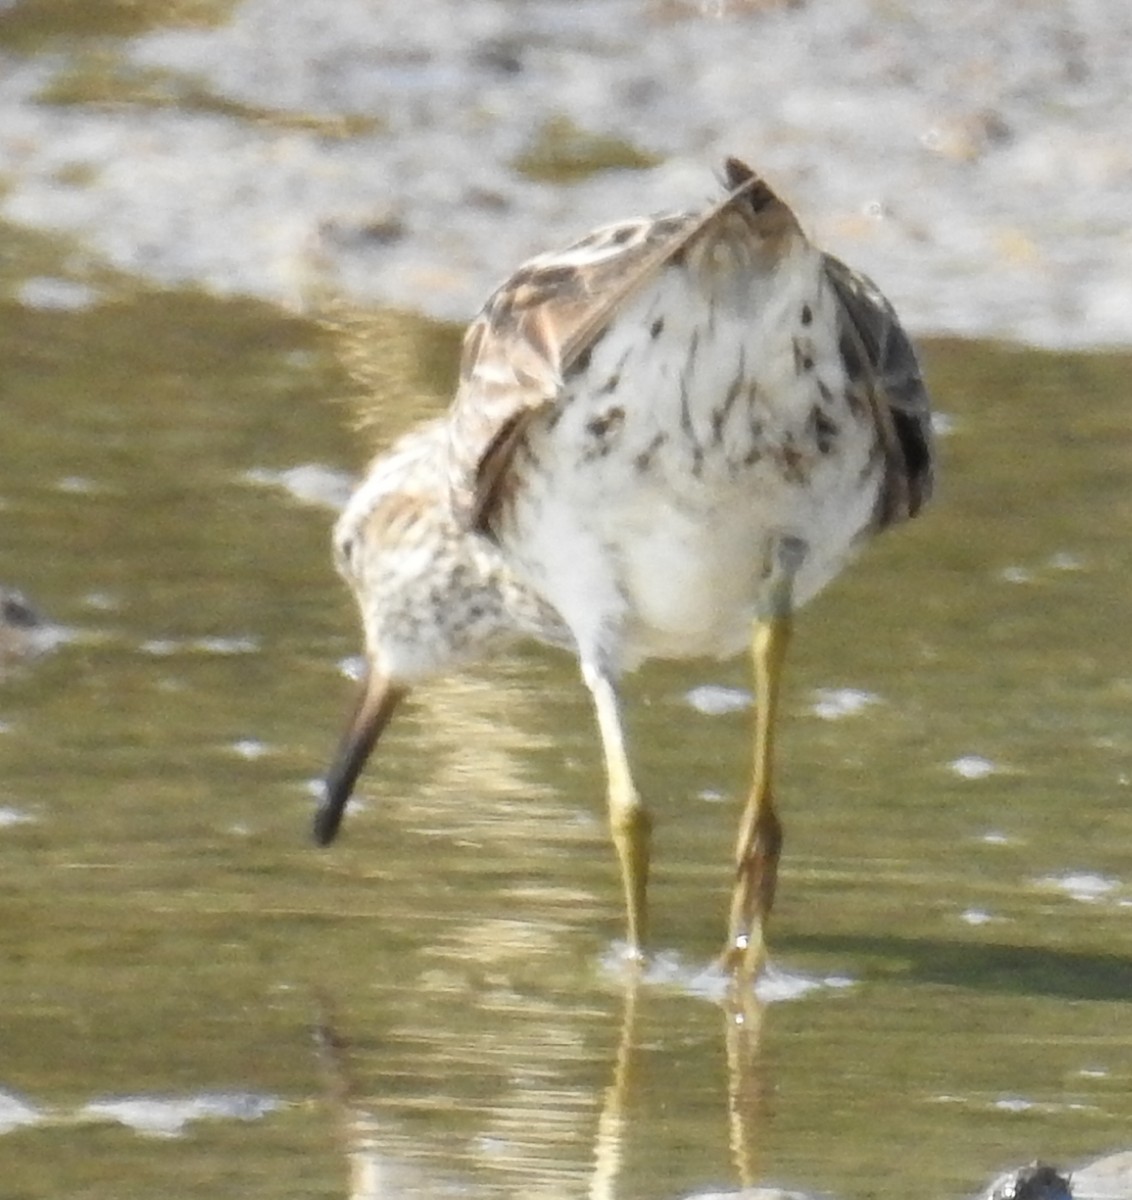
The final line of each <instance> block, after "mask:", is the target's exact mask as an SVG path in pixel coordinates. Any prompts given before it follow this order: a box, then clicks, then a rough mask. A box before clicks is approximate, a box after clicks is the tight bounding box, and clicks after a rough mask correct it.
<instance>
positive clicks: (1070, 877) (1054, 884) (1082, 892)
mask: <svg viewBox="0 0 1132 1200" xmlns="http://www.w3.org/2000/svg"><path fill="white" fill-rule="evenodd" d="M1037 882H1038V883H1039V884H1040V885H1041V886H1042V887H1047V888H1054V889H1056V890H1057V891H1059V892H1064V893H1065V895H1067V896H1068V897H1070V899H1072V900H1079V901H1081V902H1082V903H1083V904H1095V903H1096V902H1097V901H1098V900H1105V899H1108V898H1110V897H1112V895H1113V893H1114V892H1116V891H1117V890H1118V889H1119V887H1120V883H1119V882H1118V881H1117V880H1115V879H1110V878H1108V877H1107V876H1105V875H1097V874H1094V873H1093V872H1091V871H1070V872H1067V873H1066V874H1065V875H1046V876H1044V877H1043V878H1041V879H1039V880H1038V881H1037Z"/></svg>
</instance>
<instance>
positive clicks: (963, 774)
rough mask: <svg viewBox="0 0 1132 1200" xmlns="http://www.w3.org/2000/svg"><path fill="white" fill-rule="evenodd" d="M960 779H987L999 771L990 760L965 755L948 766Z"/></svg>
mask: <svg viewBox="0 0 1132 1200" xmlns="http://www.w3.org/2000/svg"><path fill="white" fill-rule="evenodd" d="M947 765H948V766H949V767H950V768H951V770H952V771H954V772H955V774H956V775H958V776H959V778H960V779H986V777H987V776H988V775H993V774H994V773H995V771H996V770H997V769H998V768H997V767H996V766H995V765H994V763H992V762H991V760H990V759H989V758H983V757H982V756H981V755H979V754H964V755H962V756H961V757H960V758H954V759H952V760H951V762H949V763H948V764H947Z"/></svg>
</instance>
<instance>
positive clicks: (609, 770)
mask: <svg viewBox="0 0 1132 1200" xmlns="http://www.w3.org/2000/svg"><path fill="white" fill-rule="evenodd" d="M582 678H583V679H584V680H585V681H586V687H588V688H589V689H590V695H591V696H592V697H593V701H594V708H595V710H596V711H597V726H598V730H599V732H600V733H601V748H602V753H603V754H604V756H605V777H606V786H607V794H608V802H609V828H610V832H611V833H612V835H613V845H614V847H615V848H616V850H617V858H618V861H619V862H620V864H621V882H622V884H623V886H624V888H625V907H626V910H627V912H628V919H629V928H628V938H629V953H630V954H631V955H632V956H633V957H634V958H640V957H641V955H642V952H643V949H644V940H645V931H646V930H645V926H646V919H647V911H646V905H647V899H646V892H647V890H648V880H649V835H650V831H651V827H652V821H651V819H650V817H649V814H648V812H647V811H646V809H645V806H644V804H643V803H642V802H641V798H640V796H639V795H638V794H637V789H636V786H635V785H634V783H633V775H632V771H631V769H630V767H629V757H628V754H627V753H626V751H625V736H624V733H623V731H622V727H621V706H620V702H619V700H618V697H617V688H616V686H615V684H614V682H613V679H612V677H611V676H610V674H609V672H608V671H607V670H604V669H603V668H601V667H599V666H598V665H597V664H596V663H594V662H593V661H591V660H589V659H583V661H582Z"/></svg>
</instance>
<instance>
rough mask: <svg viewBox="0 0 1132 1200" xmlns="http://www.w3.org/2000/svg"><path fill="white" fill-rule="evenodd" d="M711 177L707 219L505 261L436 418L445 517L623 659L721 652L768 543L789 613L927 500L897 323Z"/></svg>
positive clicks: (733, 177)
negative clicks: (445, 422) (791, 576)
mask: <svg viewBox="0 0 1132 1200" xmlns="http://www.w3.org/2000/svg"><path fill="white" fill-rule="evenodd" d="M727 170H728V184H729V186H730V190H729V193H728V196H727V197H726V198H725V199H724V201H722V202H721V203H720V204H718V205H717V206H716V207H715V208H713V209H711V210H710V211H709V212H708V213H706V214H703V215H700V216H696V215H687V214H685V215H678V216H674V217H661V218H656V219H653V220H651V221H644V222H629V223H625V224H622V225H618V226H612V227H610V228H608V229H605V230H599V231H598V232H597V233H595V234H593V235H591V236H590V237H589V238H587V239H583V240H582V241H580V242H578V243H576V244H575V245H573V246H571V247H569V248H567V249H566V250H565V251H563V252H561V253H559V254H553V255H543V256H541V257H540V258H537V259H534V260H532V261H531V262H530V263H528V264H526V265H525V266H524V267H522V268H520V270H519V271H518V272H516V274H515V275H514V276H512V278H511V279H510V280H509V281H508V282H507V283H506V284H504V285H503V287H502V288H500V289H499V290H498V291H497V292H496V293H495V295H494V296H493V297H492V298H491V300H489V302H488V304H487V305H486V306H485V308H484V310H483V312H482V314H481V315H480V317H479V319H478V320H477V321H476V322H475V323H474V324H473V326H472V327H471V329H470V330H469V332H468V335H467V338H466V340H465V350H464V359H463V364H462V378H461V386H460V390H459V392H458V394H457V397H456V400H455V402H454V405H453V409H452V412H451V414H450V419H449V432H450V440H451V441H450V444H451V452H450V453H451V469H452V471H453V497H454V500H453V503H454V509H455V512H456V514H457V517H458V519H461V520H463V521H464V522H465V523H466V524H467V525H468V526H469V527H471V528H474V529H477V530H479V531H481V532H484V533H486V534H488V535H489V536H490V537H492V538H494V539H495V540H496V541H498V543H499V544H500V546H501V548H502V549H503V551H504V552H505V554H506V555H507V556H508V559H509V561H510V562H512V563H513V565H514V566H515V568H516V570H517V571H518V572H519V574H520V575H521V576H522V577H524V578H526V579H527V580H528V581H529V582H530V583H531V584H532V586H534V587H535V588H536V589H537V590H539V591H540V592H541V594H543V595H544V596H545V597H546V598H547V600H548V601H549V602H550V603H551V604H553V605H554V606H555V607H556V608H558V610H559V611H560V612H562V613H563V616H564V617H565V619H566V621H567V624H569V625H570V626H571V627H572V628H574V629H575V630H576V631H578V632H580V634H581V636H582V638H583V640H584V638H585V636H586V630H587V628H588V627H589V626H592V625H594V623H595V622H596V623H597V624H599V625H600V624H601V623H602V622H604V623H606V624H608V623H609V622H611V621H614V620H616V621H620V622H621V623H622V624H623V626H624V629H625V637H626V640H627V642H628V643H629V644H628V646H627V649H626V653H627V656H628V657H629V658H634V657H636V658H639V657H647V656H650V655H654V654H655V655H663V656H685V655H698V654H705V653H718V654H727V653H732V652H734V651H735V650H737V649H738V648H740V647H741V646H742V645H743V644H744V640H745V638H746V635H747V629H748V625H749V621H750V619H751V617H752V615H753V614H754V612H755V611H756V609H757V607H758V605H759V602H760V589H761V587H762V584H763V582H764V580H765V578H766V572H767V561H766V560H767V557H768V555H769V554H770V553H771V552H772V549H773V545H774V544H775V543H776V542H777V541H778V540H780V539H781V538H783V537H791V538H797V539H799V540H800V542H801V543H802V544H804V545H805V547H806V555H805V561H804V563H803V566H802V569H801V571H800V572H799V575H798V580H797V601H798V603H804V602H805V600H806V599H807V598H808V597H809V596H811V595H813V594H814V593H815V592H816V591H817V590H819V589H820V588H821V587H822V586H823V585H824V584H825V583H826V582H828V580H829V579H831V578H832V577H833V576H834V575H835V574H836V573H837V572H838V570H840V568H841V566H842V565H843V564H844V561H845V560H846V558H847V557H848V556H849V555H850V554H851V553H852V551H853V550H854V548H855V547H856V546H857V545H858V544H859V542H860V541H861V540H862V538H864V537H865V536H867V535H868V534H870V533H872V532H874V531H875V530H877V529H879V528H883V527H884V526H886V525H888V524H891V523H893V522H895V521H899V520H902V519H904V518H906V517H908V516H912V515H914V514H915V513H916V512H917V511H918V510H919V508H920V506H921V505H922V503H923V502H924V500H925V499H926V498H927V496H928V495H929V493H930V487H931V466H932V454H931V439H930V429H929V424H928V421H929V413H928V400H927V395H926V392H925V390H924V386H923V383H922V380H921V377H920V373H919V368H918V366H917V364H916V359H915V355H914V353H913V351H912V349H911V345H910V343H909V341H908V339H907V337H906V335H905V334H904V333H903V331H902V330H901V328H900V326H899V323H898V322H897V320H896V317H895V314H894V313H893V310H892V308H891V306H890V305H889V304H888V303H887V301H886V300H885V299H884V298H883V296H881V294H880V293H879V291H877V289H876V288H875V287H874V286H873V285H872V284H871V283H870V282H869V281H868V280H867V279H865V278H864V277H862V276H859V275H857V274H855V273H854V272H852V271H850V270H849V269H848V268H847V267H845V266H844V265H843V264H842V263H840V262H839V261H838V260H836V259H834V258H832V257H831V256H828V255H826V254H823V253H822V252H821V251H820V250H818V249H817V248H816V247H815V246H813V245H812V243H810V242H809V240H808V239H807V238H806V237H805V235H804V234H803V232H802V230H801V228H800V227H799V225H798V222H797V221H796V219H795V217H794V215H793V213H792V212H791V211H790V210H789V208H788V207H787V206H786V205H785V204H784V203H783V202H782V201H781V200H779V199H778V197H777V196H775V195H774V193H773V192H771V190H770V189H769V188H768V187H767V186H766V184H765V183H763V182H762V181H761V180H759V179H757V178H756V177H755V176H754V175H753V173H751V172H750V171H749V170H748V169H747V168H745V167H743V166H742V165H741V164H738V163H736V162H734V161H732V162H730V163H729V164H728V168H727ZM591 632H593V634H594V636H599V635H600V634H599V631H598V630H597V629H596V627H595V628H594V629H593V630H591Z"/></svg>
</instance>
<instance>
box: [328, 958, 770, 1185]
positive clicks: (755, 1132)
mask: <svg viewBox="0 0 1132 1200" xmlns="http://www.w3.org/2000/svg"><path fill="white" fill-rule="evenodd" d="M645 1003H647V995H643V994H642V987H641V979H640V976H639V973H638V972H637V971H636V970H633V971H632V973H631V976H630V977H629V978H628V979H627V980H626V983H625V987H624V991H623V993H622V999H621V1008H620V1014H619V1019H618V1038H617V1043H616V1048H615V1050H614V1053H613V1055H612V1061H611V1062H610V1064H609V1082H608V1084H607V1085H606V1086H605V1087H604V1089H602V1091H601V1093H600V1100H598V1101H597V1102H596V1114H595V1113H593V1112H592V1111H591V1110H592V1108H593V1107H595V1103H594V1101H593V1098H591V1097H586V1098H585V1099H586V1101H587V1103H585V1104H582V1105H579V1103H578V1100H579V1097H576V1096H573V1095H571V1094H569V1093H563V1092H560V1091H555V1092H551V1091H548V1090H547V1089H545V1088H542V1089H540V1090H539V1100H538V1104H537V1106H532V1105H529V1104H520V1105H518V1106H516V1105H515V1104H514V1101H513V1100H512V1102H511V1103H510V1104H505V1105H504V1106H503V1107H501V1108H499V1109H497V1110H496V1111H495V1113H494V1114H493V1115H492V1116H490V1117H488V1118H487V1120H486V1121H485V1124H487V1125H488V1127H489V1128H492V1129H493V1130H495V1131H496V1132H495V1133H493V1134H489V1135H484V1136H481V1137H479V1138H478V1139H477V1146H478V1154H479V1156H480V1157H481V1159H482V1162H483V1165H487V1166H489V1167H490V1169H491V1172H492V1173H493V1174H498V1175H499V1176H500V1177H501V1182H502V1181H503V1180H507V1183H506V1184H505V1186H507V1190H508V1191H510V1189H511V1186H514V1187H515V1188H517V1189H518V1190H520V1191H521V1192H522V1194H523V1195H535V1196H547V1197H555V1196H571V1195H572V1196H576V1195H579V1194H581V1193H582V1191H583V1188H584V1190H585V1193H586V1194H587V1195H588V1196H589V1197H590V1200H619V1198H621V1197H623V1196H624V1195H626V1194H636V1190H635V1189H630V1190H629V1191H628V1193H626V1190H625V1189H624V1188H623V1186H622V1181H621V1178H620V1177H621V1171H622V1167H623V1163H624V1160H625V1155H626V1144H627V1142H628V1141H629V1140H630V1139H632V1138H633V1137H634V1134H635V1133H637V1132H638V1130H637V1128H636V1126H638V1125H639V1124H640V1122H639V1115H640V1105H639V1097H637V1096H636V1095H635V1094H634V1092H635V1090H636V1088H637V1087H638V1086H639V1062H638V1061H637V1060H638V1059H639V1057H640V1054H641V1046H640V1032H639V1029H638V1013H639V1010H640V1008H641V1006H642V1005H643V1004H645ZM320 1008H321V1017H320V1021H319V1023H318V1025H317V1027H316V1030H315V1040H316V1044H317V1047H318V1051H319V1056H320V1061H321V1063H322V1068H323V1072H324V1079H325V1086H326V1098H327V1102H328V1103H329V1105H330V1107H331V1109H332V1111H333V1113H334V1115H335V1129H336V1131H337V1136H338V1139H339V1143H340V1145H341V1147H342V1149H343V1152H344V1156H345V1161H346V1164H347V1175H348V1179H349V1192H348V1194H349V1196H350V1198H351V1200H378V1198H379V1197H380V1198H381V1200H388V1198H389V1197H390V1196H395V1195H398V1194H413V1193H414V1192H416V1193H419V1192H420V1190H421V1189H422V1188H426V1189H427V1190H428V1192H429V1194H436V1193H438V1192H439V1193H442V1194H444V1193H448V1192H450V1191H451V1192H464V1191H465V1190H466V1187H465V1185H464V1184H462V1183H460V1182H458V1181H457V1180H455V1179H452V1180H449V1181H447V1182H442V1181H439V1180H435V1179H432V1178H430V1177H429V1176H428V1173H427V1172H426V1171H424V1170H422V1169H420V1168H414V1167H413V1166H412V1165H411V1161H410V1160H411V1158H412V1157H414V1156H415V1154H416V1153H419V1147H416V1148H414V1147H412V1146H410V1145H408V1144H407V1143H406V1140H405V1138H404V1136H400V1137H399V1136H398V1135H397V1133H396V1126H395V1123H394V1122H393V1121H391V1120H390V1119H388V1118H383V1116H382V1114H381V1112H380V1109H379V1106H378V1105H379V1102H378V1101H376V1099H375V1097H376V1096H377V1095H380V1094H381V1093H382V1092H384V1091H386V1089H387V1088H388V1087H389V1085H390V1084H391V1083H394V1082H395V1081H393V1080H389V1079H382V1078H380V1076H379V1077H377V1078H375V1079H373V1080H372V1081H371V1082H370V1084H369V1088H370V1089H371V1090H370V1091H369V1093H368V1094H367V1091H366V1090H365V1089H364V1088H363V1086H362V1085H361V1083H360V1080H359V1073H358V1071H357V1065H356V1062H355V1061H354V1056H353V1054H352V1050H351V1045H350V1040H349V1036H348V1034H347V1033H346V1032H345V1031H344V1029H343V1028H342V1025H341V1020H340V1018H339V1016H338V1014H337V1013H336V1011H335V1009H334V1006H333V1004H332V1003H331V1002H330V1001H329V1000H328V999H327V998H326V997H323V998H322V999H321V1000H320ZM721 1015H722V1021H721V1030H722V1036H723V1040H724V1042H725V1046H726V1054H725V1057H724V1060H723V1061H724V1063H725V1074H726V1081H725V1082H724V1081H721V1083H723V1086H721V1089H720V1091H721V1095H725V1096H726V1103H725V1104H723V1103H721V1104H720V1106H719V1120H720V1123H721V1124H724V1125H725V1126H726V1130H727V1141H728V1144H729V1146H730V1151H731V1155H732V1167H733V1170H734V1175H735V1182H736V1183H738V1184H739V1185H740V1186H741V1187H743V1188H749V1187H753V1186H754V1185H755V1183H756V1182H757V1181H758V1180H759V1178H760V1170H761V1168H760V1161H759V1155H760V1151H761V1148H762V1146H761V1141H762V1139H763V1136H764V1133H765V1128H764V1127H765V1125H766V1120H767V1111H768V1110H767V1105H766V1100H767V1093H766V1087H765V1084H764V1082H763V1079H762V1076H761V1071H760V1063H759V1037H760V1033H761V1029H762V1015H763V1014H762V1010H761V1008H760V1006H759V1004H758V1003H757V1001H755V999H754V997H753V995H752V994H751V993H750V992H749V990H748V991H746V992H744V993H742V994H740V995H737V996H733V997H732V998H731V1001H730V1002H729V1003H728V1004H727V1005H725V1006H724V1007H723V1009H722V1010H721ZM672 1101H673V1103H679V1102H680V1097H679V1096H678V1095H674V1096H673V1097H672ZM635 1118H637V1119H635ZM587 1127H588V1130H589V1131H588V1132H587ZM646 1136H647V1135H646ZM587 1144H588V1145H589V1146H590V1148H591V1154H590V1156H589V1157H590V1158H591V1164H590V1166H589V1169H588V1178H586V1167H585V1165H584V1158H585V1156H584V1155H583V1153H581V1148H582V1147H584V1146H585V1145H587ZM564 1159H573V1160H574V1161H575V1163H576V1166H575V1169H574V1170H573V1171H572V1172H567V1171H564V1170H563V1169H562V1166H561V1164H562V1162H563V1160H564ZM548 1160H549V1161H550V1162H554V1163H556V1164H558V1166H557V1167H556V1169H555V1170H553V1171H552V1172H547V1170H546V1167H545V1165H544V1164H545V1163H546V1162H547V1161H548ZM409 1179H411V1180H412V1182H411V1184H410V1183H408V1182H407V1181H408V1180H409Z"/></svg>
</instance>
